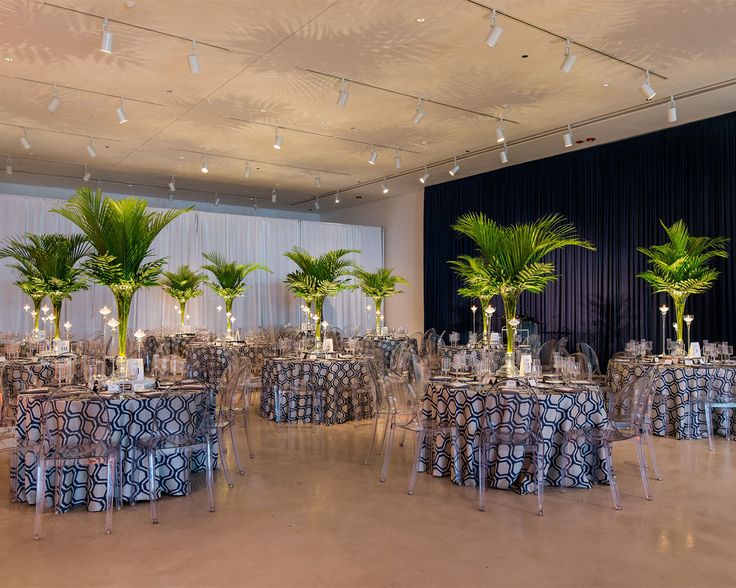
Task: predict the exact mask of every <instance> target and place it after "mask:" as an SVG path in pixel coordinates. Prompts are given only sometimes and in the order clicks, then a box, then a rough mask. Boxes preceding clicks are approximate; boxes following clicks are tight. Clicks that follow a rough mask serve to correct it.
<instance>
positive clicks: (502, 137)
mask: <svg viewBox="0 0 736 588" xmlns="http://www.w3.org/2000/svg"><path fill="white" fill-rule="evenodd" d="M505 140H506V136H505V135H504V134H503V117H501V118H499V119H498V126H497V127H496V143H503V142H504V141H505Z"/></svg>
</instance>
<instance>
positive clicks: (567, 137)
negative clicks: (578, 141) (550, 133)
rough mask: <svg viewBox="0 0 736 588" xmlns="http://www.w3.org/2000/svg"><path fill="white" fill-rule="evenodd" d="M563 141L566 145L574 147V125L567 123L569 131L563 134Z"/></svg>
mask: <svg viewBox="0 0 736 588" xmlns="http://www.w3.org/2000/svg"><path fill="white" fill-rule="evenodd" d="M562 142H563V143H564V144H565V147H572V127H571V126H570V125H567V132H566V133H565V134H564V135H562Z"/></svg>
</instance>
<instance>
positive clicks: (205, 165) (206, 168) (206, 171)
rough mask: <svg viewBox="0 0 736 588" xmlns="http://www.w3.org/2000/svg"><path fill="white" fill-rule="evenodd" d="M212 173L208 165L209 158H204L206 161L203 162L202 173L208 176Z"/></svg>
mask: <svg viewBox="0 0 736 588" xmlns="http://www.w3.org/2000/svg"><path fill="white" fill-rule="evenodd" d="M209 171H210V164H209V163H207V158H206V157H205V158H204V161H203V162H202V173H203V174H207V173H209Z"/></svg>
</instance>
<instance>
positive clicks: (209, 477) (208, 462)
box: [204, 436, 215, 512]
mask: <svg viewBox="0 0 736 588" xmlns="http://www.w3.org/2000/svg"><path fill="white" fill-rule="evenodd" d="M205 450H206V451H207V455H206V456H205V459H204V463H205V468H206V469H205V472H206V473H205V481H206V483H207V501H208V503H209V510H210V512H215V494H214V490H213V487H214V483H213V478H214V476H213V474H212V467H213V466H212V439H211V438H210V437H209V436H208V437H207V446H206V447H205Z"/></svg>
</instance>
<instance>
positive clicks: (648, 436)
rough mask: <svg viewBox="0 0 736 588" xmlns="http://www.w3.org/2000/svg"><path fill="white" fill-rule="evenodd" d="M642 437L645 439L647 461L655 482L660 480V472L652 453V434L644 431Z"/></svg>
mask: <svg viewBox="0 0 736 588" xmlns="http://www.w3.org/2000/svg"><path fill="white" fill-rule="evenodd" d="M643 436H644V437H645V439H646V445H647V449H648V450H649V461H650V462H651V463H652V469H653V470H654V478H655V479H656V480H662V472H661V471H660V470H659V465H658V464H657V456H656V455H655V453H654V439H652V433H651V431H644V433H643Z"/></svg>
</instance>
